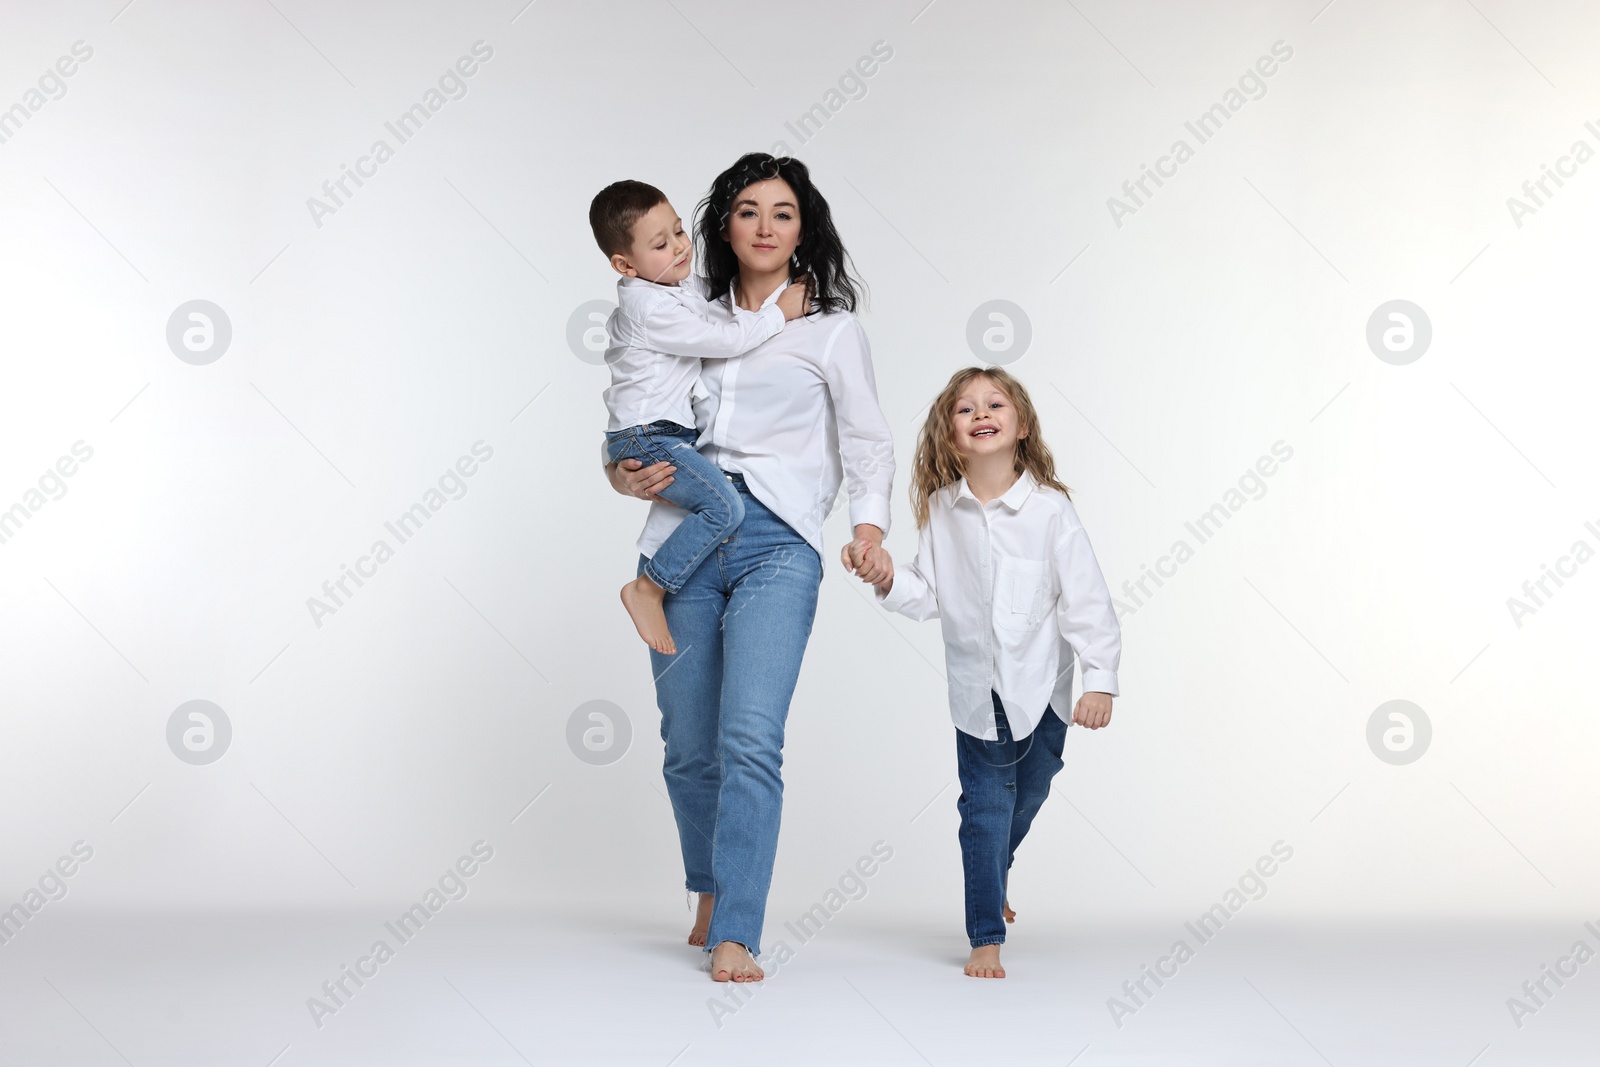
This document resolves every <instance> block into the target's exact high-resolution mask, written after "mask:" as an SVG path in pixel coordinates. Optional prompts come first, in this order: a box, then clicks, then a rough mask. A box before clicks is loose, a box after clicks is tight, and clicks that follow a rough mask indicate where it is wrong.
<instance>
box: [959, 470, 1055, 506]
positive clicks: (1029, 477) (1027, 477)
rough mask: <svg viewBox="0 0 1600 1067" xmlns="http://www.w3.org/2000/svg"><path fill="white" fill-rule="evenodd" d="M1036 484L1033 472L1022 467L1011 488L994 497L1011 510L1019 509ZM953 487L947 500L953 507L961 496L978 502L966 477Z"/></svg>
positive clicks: (975, 502) (1036, 486)
mask: <svg viewBox="0 0 1600 1067" xmlns="http://www.w3.org/2000/svg"><path fill="white" fill-rule="evenodd" d="M1038 485H1039V483H1038V482H1037V481H1035V480H1034V477H1033V474H1032V473H1031V472H1030V471H1029V470H1028V469H1027V468H1026V467H1024V468H1023V470H1022V473H1021V474H1019V475H1017V480H1016V481H1015V482H1014V483H1012V486H1011V488H1010V489H1007V490H1006V491H1005V492H1004V493H1002V494H1001V495H1000V496H998V497H996V498H995V499H997V500H999V501H1000V503H1002V504H1004V505H1005V506H1006V507H1008V508H1010V509H1011V510H1012V511H1021V510H1022V503H1023V501H1025V500H1027V499H1028V494H1030V493H1032V492H1033V491H1034V489H1036V488H1038ZM953 488H954V492H952V493H951V494H950V501H949V504H950V506H951V507H955V505H956V501H957V500H960V499H961V498H962V497H965V498H966V499H968V500H970V501H972V502H973V503H974V504H977V503H978V498H977V497H975V496H973V495H972V490H971V488H969V487H968V485H967V480H966V478H962V479H961V480H960V481H959V482H956V483H955V485H954V487H953ZM978 506H979V507H982V506H983V505H981V504H979V505H978Z"/></svg>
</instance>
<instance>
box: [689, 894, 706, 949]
mask: <svg viewBox="0 0 1600 1067" xmlns="http://www.w3.org/2000/svg"><path fill="white" fill-rule="evenodd" d="M709 929H711V894H710V893H701V894H700V907H699V908H698V909H697V910H696V911H695V913H694V929H693V930H690V931H689V944H691V945H703V944H705V943H706V931H707V930H709Z"/></svg>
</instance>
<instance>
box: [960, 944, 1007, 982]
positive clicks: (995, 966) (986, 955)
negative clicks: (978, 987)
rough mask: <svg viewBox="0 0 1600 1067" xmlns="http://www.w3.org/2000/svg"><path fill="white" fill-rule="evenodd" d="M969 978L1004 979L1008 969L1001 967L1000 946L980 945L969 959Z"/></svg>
mask: <svg viewBox="0 0 1600 1067" xmlns="http://www.w3.org/2000/svg"><path fill="white" fill-rule="evenodd" d="M967 976H968V977H969V978H1004V977H1005V976H1006V969H1005V968H1004V967H1002V966H1000V946H999V945H979V946H978V947H977V948H975V949H973V950H972V955H970V956H968V957H967Z"/></svg>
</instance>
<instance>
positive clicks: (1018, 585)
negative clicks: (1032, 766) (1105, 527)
mask: <svg viewBox="0 0 1600 1067" xmlns="http://www.w3.org/2000/svg"><path fill="white" fill-rule="evenodd" d="M874 591H875V592H876V593H877V597H878V601H879V603H881V604H882V605H883V606H884V607H885V608H888V609H889V610H891V611H898V612H900V613H901V614H902V615H907V616H909V617H911V618H913V619H918V620H925V619H940V620H941V621H942V627H943V630H944V660H945V674H946V678H947V680H948V682H949V688H950V717H951V720H952V721H953V722H954V723H955V726H956V729H958V730H960V731H961V732H962V733H965V734H970V735H971V736H973V737H980V738H983V739H984V740H986V741H993V740H996V738H997V736H998V734H997V732H996V730H995V716H994V701H993V699H992V698H991V697H990V695H989V694H990V691H991V690H993V691H994V692H996V693H998V694H1000V700H1001V704H1002V706H1003V707H1004V708H1005V712H1006V721H1007V722H1008V723H1009V724H1010V726H1011V734H1012V736H1013V737H1015V738H1018V739H1021V738H1024V737H1027V736H1029V735H1030V734H1032V733H1033V731H1034V728H1035V727H1037V726H1038V725H1039V720H1040V719H1041V718H1043V717H1044V709H1045V706H1046V705H1047V704H1048V705H1050V706H1051V707H1052V709H1053V710H1054V711H1055V712H1056V714H1057V715H1059V716H1060V717H1061V718H1062V719H1064V720H1070V718H1071V716H1072V705H1071V701H1072V671H1073V657H1074V655H1076V657H1077V660H1078V662H1080V663H1082V664H1083V691H1084V692H1086V693H1089V692H1096V693H1110V694H1111V695H1113V696H1115V695H1117V665H1118V664H1119V663H1120V662H1121V659H1122V630H1121V627H1120V626H1119V625H1118V624H1117V615H1116V612H1115V611H1114V610H1112V606H1111V592H1110V590H1108V589H1107V588H1106V582H1105V578H1104V577H1103V576H1102V575H1101V573H1100V564H1099V563H1098V562H1097V561H1096V560H1095V557H1094V549H1093V548H1091V547H1090V545H1089V536H1088V534H1087V533H1085V532H1084V529H1083V523H1081V522H1079V521H1078V513H1077V511H1076V510H1074V508H1073V506H1072V503H1071V501H1069V500H1068V499H1067V497H1066V494H1064V493H1062V492H1061V491H1059V490H1057V489H1052V488H1051V487H1049V486H1045V485H1040V484H1039V483H1038V481H1037V480H1036V479H1035V478H1034V477H1033V475H1032V474H1030V473H1028V472H1027V471H1023V472H1022V474H1021V475H1020V476H1019V477H1018V478H1017V481H1016V483H1015V484H1014V485H1012V487H1011V488H1010V489H1008V490H1006V492H1005V493H1004V494H1003V495H1002V496H999V497H996V498H995V499H993V500H991V501H989V502H988V503H987V504H980V503H979V502H978V498H977V497H975V496H973V495H972V490H971V489H969V488H968V487H967V481H966V479H965V478H963V479H961V481H959V482H957V483H955V484H953V485H947V486H945V487H944V488H942V489H940V490H939V491H938V492H936V493H934V494H933V497H932V498H931V499H930V500H929V502H928V523H927V525H926V526H924V527H923V528H922V529H921V530H920V531H918V535H917V556H916V559H915V560H913V561H912V562H910V563H909V564H903V565H896V567H895V572H894V585H893V588H892V589H891V591H890V592H889V593H888V595H887V596H886V595H884V593H883V591H882V590H874Z"/></svg>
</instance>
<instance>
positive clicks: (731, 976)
mask: <svg viewBox="0 0 1600 1067" xmlns="http://www.w3.org/2000/svg"><path fill="white" fill-rule="evenodd" d="M766 976H767V972H765V971H763V970H762V969H761V968H760V966H759V965H757V963H756V961H755V960H754V959H752V958H751V956H750V950H749V949H747V948H745V947H744V946H743V945H741V944H739V942H737V941H723V942H721V943H720V944H718V945H717V947H716V948H714V949H712V950H711V980H712V981H713V982H759V981H761V980H762V979H763V978H765V977H766Z"/></svg>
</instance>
